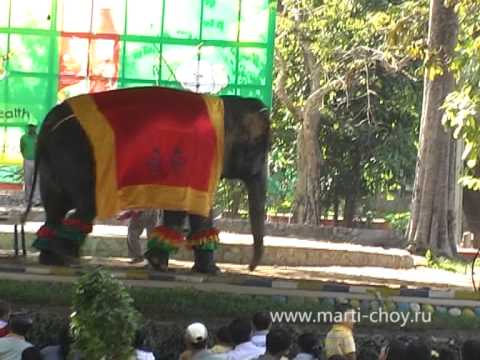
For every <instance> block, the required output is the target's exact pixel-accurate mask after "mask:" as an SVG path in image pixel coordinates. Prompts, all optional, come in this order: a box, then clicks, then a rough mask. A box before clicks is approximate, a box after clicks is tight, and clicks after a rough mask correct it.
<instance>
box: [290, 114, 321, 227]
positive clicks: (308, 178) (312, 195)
mask: <svg viewBox="0 0 480 360" xmlns="http://www.w3.org/2000/svg"><path fill="white" fill-rule="evenodd" d="M319 126H320V114H319V113H318V112H317V111H313V112H305V116H304V119H303V124H302V127H301V129H300V131H299V134H298V137H297V148H298V173H297V174H298V178H297V187H296V194H295V207H296V210H295V213H294V215H295V218H296V221H297V222H298V223H301V224H305V223H307V224H312V225H320V220H321V206H320V194H321V189H320V161H321V154H320V145H319V139H318V137H319V130H320V129H319Z"/></svg>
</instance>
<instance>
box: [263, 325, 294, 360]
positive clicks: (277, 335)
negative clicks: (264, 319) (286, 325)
mask: <svg viewBox="0 0 480 360" xmlns="http://www.w3.org/2000/svg"><path fill="white" fill-rule="evenodd" d="M291 342H292V340H291V337H290V334H289V333H288V332H287V331H286V330H284V329H282V328H273V329H271V330H270V331H269V332H268V334H267V343H266V345H267V353H269V354H270V355H272V356H274V357H278V358H279V359H280V357H281V356H283V355H286V354H287V352H288V349H290V344H291Z"/></svg>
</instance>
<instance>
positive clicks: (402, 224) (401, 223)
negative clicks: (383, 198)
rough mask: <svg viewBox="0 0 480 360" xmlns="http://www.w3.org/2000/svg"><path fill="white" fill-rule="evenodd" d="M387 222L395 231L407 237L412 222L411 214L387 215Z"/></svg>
mask: <svg viewBox="0 0 480 360" xmlns="http://www.w3.org/2000/svg"><path fill="white" fill-rule="evenodd" d="M385 220H387V222H388V223H389V224H390V225H391V226H392V228H393V229H394V230H395V231H397V232H398V233H400V234H401V235H405V233H406V232H407V227H408V223H409V222H410V212H409V211H407V212H403V213H392V214H387V215H385Z"/></svg>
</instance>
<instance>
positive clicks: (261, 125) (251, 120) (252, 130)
mask: <svg viewBox="0 0 480 360" xmlns="http://www.w3.org/2000/svg"><path fill="white" fill-rule="evenodd" d="M265 117H267V119H268V110H266V109H265V110H263V109H262V110H261V111H256V112H252V113H248V114H246V115H245V117H244V119H243V130H244V132H243V136H242V137H243V138H244V139H242V140H245V141H247V142H250V143H252V142H256V141H257V140H259V139H261V138H265V136H268V133H269V123H268V120H266V119H265Z"/></svg>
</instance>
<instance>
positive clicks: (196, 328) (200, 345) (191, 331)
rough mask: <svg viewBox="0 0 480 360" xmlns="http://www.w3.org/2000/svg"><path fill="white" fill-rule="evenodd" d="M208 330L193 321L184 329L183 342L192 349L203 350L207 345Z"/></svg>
mask: <svg viewBox="0 0 480 360" xmlns="http://www.w3.org/2000/svg"><path fill="white" fill-rule="evenodd" d="M207 341H208V331H207V328H206V327H205V325H203V324H202V323H199V322H197V323H193V324H190V325H189V326H188V327H187V330H185V343H186V345H187V347H188V348H189V349H190V350H192V351H200V350H204V349H206V347H207Z"/></svg>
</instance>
